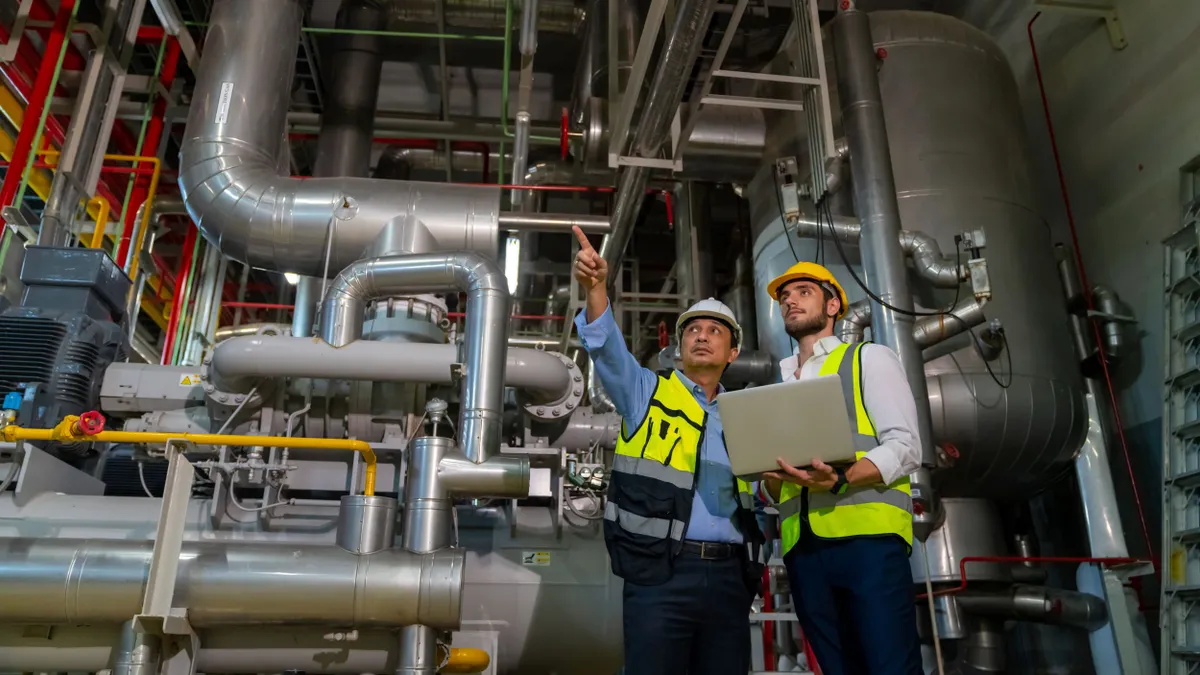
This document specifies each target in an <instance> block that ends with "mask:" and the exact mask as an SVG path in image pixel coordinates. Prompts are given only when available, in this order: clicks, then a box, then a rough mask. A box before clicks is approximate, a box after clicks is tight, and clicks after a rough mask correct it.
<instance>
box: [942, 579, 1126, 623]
mask: <svg viewBox="0 0 1200 675" xmlns="http://www.w3.org/2000/svg"><path fill="white" fill-rule="evenodd" d="M955 598H956V599H957V601H958V606H959V607H960V608H961V609H962V610H963V611H965V612H969V613H972V614H977V615H981V616H993V617H1003V618H1005V619H1011V620H1015V621H1034V622H1037V623H1048V624H1057V625H1062V626H1073V627H1075V628H1083V629H1084V630H1095V629H1097V628H1099V627H1100V626H1103V625H1104V624H1105V622H1107V621H1108V609H1107V608H1106V607H1105V604H1104V600H1102V599H1100V598H1098V597H1096V596H1094V595H1091V594H1089V593H1080V592H1078V591H1068V590H1064V589H1061V588H1049V587H1046V586H1022V585H1018V586H1013V587H1012V589H1011V590H1010V591H1007V592H1004V593H987V592H982V591H966V592H964V593H959V594H958V595H956V596H955Z"/></svg>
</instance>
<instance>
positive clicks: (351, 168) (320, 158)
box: [264, 0, 387, 178]
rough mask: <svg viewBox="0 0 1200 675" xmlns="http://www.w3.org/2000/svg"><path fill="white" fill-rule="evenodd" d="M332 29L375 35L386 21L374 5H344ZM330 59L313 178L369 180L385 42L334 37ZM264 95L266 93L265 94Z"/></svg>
mask: <svg viewBox="0 0 1200 675" xmlns="http://www.w3.org/2000/svg"><path fill="white" fill-rule="evenodd" d="M337 27H338V28H342V29H350V30H358V31H380V30H384V29H385V28H386V27H387V16H386V15H385V14H384V12H383V11H382V10H381V9H380V8H379V7H378V3H376V2H374V1H373V0H343V2H342V6H341V7H340V8H339V9H338V13H337ZM335 37H336V39H335V42H334V44H335V48H334V51H333V54H332V55H331V59H330V61H331V65H332V67H331V72H332V77H328V78H326V81H327V83H328V93H327V94H326V97H325V106H324V111H323V112H322V114H321V133H320V135H319V136H318V137H317V159H316V162H315V164H314V165H313V176H316V177H318V178H326V177H330V178H332V177H339V176H353V177H356V178H362V177H366V176H369V175H370V174H371V136H372V134H373V132H374V123H375V108H377V107H378V105H377V103H378V101H379V80H380V75H381V73H382V70H383V47H384V44H383V43H384V41H383V39H382V38H381V37H379V36H377V35H370V34H366V33H358V34H344V35H337V36H335ZM264 93H266V92H264Z"/></svg>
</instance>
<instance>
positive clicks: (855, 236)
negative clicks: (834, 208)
mask: <svg viewBox="0 0 1200 675" xmlns="http://www.w3.org/2000/svg"><path fill="white" fill-rule="evenodd" d="M792 229H793V230H794V231H795V233H796V236H799V237H811V238H814V239H816V238H818V237H821V236H828V235H829V234H830V233H832V234H833V235H834V236H836V237H837V238H838V240H839V241H841V242H843V243H846V244H850V245H852V246H858V245H859V243H860V240H861V237H862V224H861V223H860V222H859V221H858V219H857V218H847V217H845V216H834V217H833V222H830V221H828V220H826V219H824V218H822V219H820V222H818V220H817V218H815V217H813V216H810V215H801V216H800V218H799V220H797V221H796V222H795V223H794V224H793V226H792ZM900 250H901V251H903V252H904V254H905V255H906V256H908V257H909V258H910V259H912V261H913V271H915V272H916V274H917V276H918V277H920V278H921V279H924V280H925V281H928V282H929V283H930V284H931V285H932V286H934V287H936V288H958V285H959V283H960V282H962V281H966V280H967V279H969V278H970V271H969V269H968V268H967V266H966V265H965V264H962V263H960V262H959V261H958V260H956V259H954V258H949V257H947V256H946V255H945V254H943V253H942V247H941V245H939V244H938V242H937V240H936V239H934V238H933V237H931V236H929V235H928V234H925V233H924V232H914V231H911V230H900Z"/></svg>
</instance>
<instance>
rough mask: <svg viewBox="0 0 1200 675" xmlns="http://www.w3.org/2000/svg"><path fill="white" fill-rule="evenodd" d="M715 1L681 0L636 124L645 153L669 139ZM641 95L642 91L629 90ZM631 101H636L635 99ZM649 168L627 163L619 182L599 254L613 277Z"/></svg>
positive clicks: (639, 148)
mask: <svg viewBox="0 0 1200 675" xmlns="http://www.w3.org/2000/svg"><path fill="white" fill-rule="evenodd" d="M715 4H716V1H715V0H680V2H679V4H678V5H677V6H676V8H675V21H674V23H673V24H672V25H671V30H670V32H669V33H667V36H666V40H665V42H664V43H663V48H662V52H661V53H660V55H659V62H658V68H656V69H655V71H654V79H653V80H652V81H651V83H650V90H649V92H648V93H647V95H646V101H645V104H644V105H643V106H642V114H641V119H640V120H639V121H638V125H637V135H636V136H634V138H633V142H632V143H631V144H630V146H629V147H630V149H631V150H632V151H633V152H634V153H636V154H637V155H639V156H641V157H650V158H656V157H658V151H659V149H660V148H661V147H662V144H663V143H664V142H666V140H667V132H668V131H669V130H670V126H671V120H672V118H673V115H674V113H675V109H676V108H677V107H678V105H679V101H680V99H681V98H683V92H684V88H685V87H687V84H688V81H689V78H688V73H689V72H690V71H691V69H692V64H693V63H695V61H696V56H697V55H698V54H699V53H700V48H701V47H702V46H703V45H704V36H705V34H706V33H707V32H708V23H709V20H710V19H712V13H713V6H714V5H715ZM625 94H626V96H627V97H628V96H636V95H637V94H638V92H626V93H625ZM630 103H632V101H630ZM649 178H650V172H649V169H647V168H646V167H641V166H627V167H625V168H624V170H622V171H621V175H620V177H619V178H618V180H617V197H616V199H615V201H614V206H613V211H612V232H611V233H610V234H609V235H608V236H607V237H605V238H604V242H603V243H602V244H601V246H600V255H602V256H604V259H605V260H606V261H607V262H608V267H609V269H611V270H612V272H611V273H610V274H609V281H610V282H615V280H616V278H617V277H618V276H620V269H621V262H622V261H623V260H624V257H625V249H626V247H628V245H629V239H630V238H631V237H632V236H633V225H634V222H635V221H636V220H637V215H638V212H639V211H641V208H642V200H643V199H644V197H645V190H646V181H647V180H649Z"/></svg>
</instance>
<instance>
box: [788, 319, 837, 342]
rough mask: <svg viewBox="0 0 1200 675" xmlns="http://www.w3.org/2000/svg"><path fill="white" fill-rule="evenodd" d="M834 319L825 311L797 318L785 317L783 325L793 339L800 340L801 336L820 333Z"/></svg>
mask: <svg viewBox="0 0 1200 675" xmlns="http://www.w3.org/2000/svg"><path fill="white" fill-rule="evenodd" d="M832 320H833V317H830V316H829V315H827V314H824V313H821V314H810V315H808V316H802V317H799V318H796V319H791V320H787V319H785V320H784V323H783V327H784V329H785V330H787V334H788V335H789V336H791V338H792V339H793V340H800V338H803V337H807V336H809V335H813V334H815V333H820V332H821V331H823V330H825V327H826V326H828V325H829V322H830V321H832Z"/></svg>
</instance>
